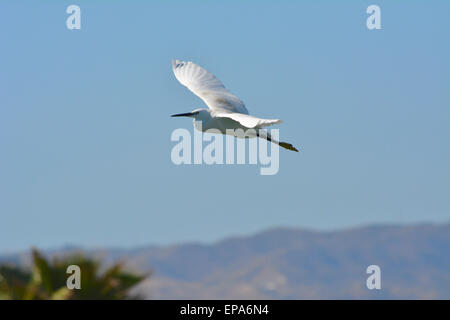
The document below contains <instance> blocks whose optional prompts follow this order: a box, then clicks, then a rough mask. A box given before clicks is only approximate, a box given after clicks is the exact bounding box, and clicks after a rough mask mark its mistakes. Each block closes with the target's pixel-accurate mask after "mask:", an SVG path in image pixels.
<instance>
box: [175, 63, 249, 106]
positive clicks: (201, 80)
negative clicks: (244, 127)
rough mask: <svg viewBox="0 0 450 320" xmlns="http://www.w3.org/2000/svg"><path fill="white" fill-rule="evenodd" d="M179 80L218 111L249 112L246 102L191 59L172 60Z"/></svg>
mask: <svg viewBox="0 0 450 320" xmlns="http://www.w3.org/2000/svg"><path fill="white" fill-rule="evenodd" d="M172 69H173V73H174V74H175V77H176V78H177V80H178V81H179V82H180V83H181V84H182V85H184V86H186V87H188V89H189V90H191V91H192V92H193V93H194V94H196V95H197V96H198V97H200V98H201V99H202V100H203V101H204V102H205V103H206V104H207V106H208V107H209V108H211V109H212V110H214V111H217V112H224V113H227V112H237V113H243V114H248V110H247V108H246V107H245V105H244V103H243V102H242V101H241V100H240V99H239V98H238V97H236V96H235V95H234V94H232V93H231V92H230V91H228V90H227V89H226V88H225V86H224V85H223V84H222V82H220V80H219V79H217V78H216V77H215V76H214V75H213V74H212V73H209V72H208V71H207V70H205V69H203V68H202V67H200V66H199V65H196V64H195V63H193V62H191V61H189V62H185V61H180V60H172Z"/></svg>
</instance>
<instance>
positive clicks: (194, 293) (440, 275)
mask: <svg viewBox="0 0 450 320" xmlns="http://www.w3.org/2000/svg"><path fill="white" fill-rule="evenodd" d="M78 251H83V253H85V254H87V255H90V256H93V257H96V258H98V259H102V260H103V261H105V262H106V263H111V262H114V261H124V262H125V264H126V266H127V267H128V268H129V269H131V270H133V271H137V272H149V271H151V276H150V277H149V278H148V279H147V280H145V281H144V282H142V283H141V284H140V285H139V286H138V287H137V288H136V289H135V290H136V292H139V293H141V294H143V295H144V296H145V297H146V298H149V299H450V223H447V224H440V225H436V224H419V225H408V226H401V225H373V226H366V227H358V228H352V229H345V230H338V231H327V232H324V231H311V230H303V229H295V228H273V229H269V230H267V231H264V232H261V233H258V234H255V235H251V236H242V237H234V238H228V239H224V240H222V241H219V242H217V243H213V244H201V243H188V244H179V245H171V246H148V247H139V248H133V249H116V248H110V249H108V248H105V249H80V248H75V247H68V248H61V249H57V250H48V251H46V254H48V255H65V254H72V253H74V252H78ZM29 259H30V257H29V253H17V254H9V255H0V263H2V262H3V263H4V262H9V263H15V264H20V265H24V266H27V265H29ZM370 265H377V266H379V267H380V271H381V272H380V279H381V280H380V281H381V289H372V290H369V289H368V288H367V286H366V280H367V278H368V277H369V276H370V274H368V273H367V272H366V270H367V267H368V266H370Z"/></svg>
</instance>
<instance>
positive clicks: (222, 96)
mask: <svg viewBox="0 0 450 320" xmlns="http://www.w3.org/2000/svg"><path fill="white" fill-rule="evenodd" d="M172 69H173V73H174V74H175V77H176V78H177V80H178V81H179V82H180V83H181V84H182V85H184V86H186V87H187V88H188V89H189V90H191V91H192V92H193V93H194V94H195V95H197V96H198V97H199V98H200V99H202V100H203V101H204V102H205V103H206V105H207V106H208V107H209V109H195V110H194V111H191V112H188V113H179V114H174V115H172V117H191V118H194V127H195V128H196V129H197V130H201V131H207V130H209V129H216V130H218V131H220V132H221V133H222V134H232V135H234V136H236V137H242V136H239V135H237V134H236V132H239V131H235V130H237V129H241V130H243V131H244V132H253V133H250V134H248V135H246V136H245V137H246V138H252V137H255V136H258V137H260V138H264V139H266V140H268V141H270V142H272V143H276V144H278V145H280V146H281V147H283V148H286V149H289V150H292V151H296V152H298V150H297V149H296V148H295V147H294V146H292V144H290V143H287V142H279V141H276V140H275V139H272V137H271V136H270V134H269V133H268V132H267V131H266V130H260V129H261V128H263V127H267V126H271V125H273V124H278V123H281V120H278V119H261V118H256V117H253V116H251V115H249V114H248V111H247V108H246V107H245V105H244V103H243V102H242V101H241V100H240V99H239V98H238V97H236V96H235V95H234V94H232V93H231V92H230V91H228V90H227V89H226V88H225V86H224V85H223V84H222V82H220V80H219V79H217V78H216V77H215V76H214V75H213V74H211V73H209V72H208V71H207V70H205V69H203V68H202V67H200V66H199V65H196V64H195V63H193V62H191V61H189V62H185V61H179V60H172ZM200 121H201V125H200V123H199V122H200ZM227 129H228V130H227ZM248 129H254V130H250V131H248ZM231 130H232V131H231ZM230 132H232V133H230ZM241 132H242V131H241Z"/></svg>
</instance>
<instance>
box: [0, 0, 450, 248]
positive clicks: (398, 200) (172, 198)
mask: <svg viewBox="0 0 450 320" xmlns="http://www.w3.org/2000/svg"><path fill="white" fill-rule="evenodd" d="M374 3H376V4H378V5H379V6H380V8H381V19H382V21H381V24H382V30H374V31H369V30H368V29H367V28H366V18H367V14H366V8H367V7H368V6H369V5H371V4H374ZM70 4H78V5H79V6H80V7H81V16H82V22H81V23H82V27H81V30H72V31H71V30H68V29H67V28H66V25H65V20H66V18H67V16H68V15H67V14H66V12H65V10H66V7H67V6H68V5H70ZM449 10H450V2H448V1H434V2H433V4H430V3H429V2H427V1H376V2H373V1H343V2H342V3H341V2H340V3H337V1H302V2H300V1H298V2H296V1H287V2H280V1H277V2H270V1H265V2H259V1H258V2H256V1H245V2H237V1H235V2H228V3H227V4H222V3H219V2H218V1H198V2H190V3H188V2H181V1H178V2H170V1H167V2H166V1H164V2H163V1H155V2H150V3H147V2H144V1H110V2H107V1H41V2H40V3H37V2H36V1H2V3H1V4H0V40H1V42H2V49H1V72H0V150H1V157H0V197H1V201H0V218H1V222H2V223H1V232H0V252H9V251H14V250H17V249H25V248H28V247H29V246H30V245H35V246H39V247H57V246H60V245H65V244H75V245H83V246H96V247H97V246H124V247H129V246H134V245H145V244H167V243H177V242H183V241H206V242H208V241H214V240H218V239H220V238H223V237H225V236H230V235H240V234H248V233H254V232H257V231H259V230H262V229H265V228H268V227H272V226H292V227H301V228H315V229H335V228H347V227H352V226H355V225H365V224H370V223H415V222H423V221H427V222H444V221H448V220H449V218H450V197H449V196H448V195H449V194H450V143H449V140H450V139H449V138H450V126H449V120H450V90H449V88H450V59H449V58H448V57H450V42H449V41H448V39H449V30H450V20H449V19H448V12H450V11H449ZM172 58H179V59H186V60H192V61H194V62H196V63H198V64H200V65H202V66H204V67H205V68H207V69H208V70H209V71H211V72H213V73H214V74H215V75H216V76H217V77H218V78H219V79H221V80H222V81H223V82H224V84H225V86H226V87H227V88H229V89H230V90H231V91H232V92H233V93H235V94H236V95H237V96H239V97H240V98H241V99H242V100H243V101H244V102H245V103H246V106H247V108H248V109H249V111H250V113H252V114H254V115H256V116H260V117H267V118H280V119H283V120H284V123H283V124H281V125H280V126H278V128H280V135H281V137H282V138H284V140H286V141H289V142H291V143H293V144H294V145H296V146H301V147H302V148H303V152H301V153H294V152H289V151H286V150H284V149H283V150H280V171H279V173H278V174H277V175H275V176H260V175H259V169H258V167H256V166H252V165H234V166H233V165H232V166H207V165H201V166H194V165H192V166H175V165H174V164H173V163H172V162H171V161H170V151H171V148H172V147H173V146H174V144H175V143H174V142H171V141H170V135H171V133H172V131H173V130H174V129H176V128H180V127H184V128H187V129H189V130H190V131H191V132H192V130H193V128H192V123H191V121H190V120H188V119H173V118H170V117H169V115H170V114H173V113H179V112H187V111H190V110H192V109H195V108H197V107H203V106H204V105H203V102H202V101H201V100H200V99H198V98H197V97H195V96H194V95H192V94H191V93H190V92H189V91H188V90H187V89H186V88H185V87H183V86H181V85H180V84H179V83H178V82H177V81H176V79H175V77H174V76H173V74H172V71H171V65H170V61H171V59H172Z"/></svg>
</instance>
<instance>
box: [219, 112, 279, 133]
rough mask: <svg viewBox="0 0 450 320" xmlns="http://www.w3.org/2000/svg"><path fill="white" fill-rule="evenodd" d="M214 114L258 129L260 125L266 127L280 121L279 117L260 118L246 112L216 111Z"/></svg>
mask: <svg viewBox="0 0 450 320" xmlns="http://www.w3.org/2000/svg"><path fill="white" fill-rule="evenodd" d="M215 116H216V117H219V118H230V119H232V120H234V121H237V122H239V123H240V124H241V125H242V126H244V127H246V128H249V129H259V128H262V127H268V126H271V125H273V124H278V123H281V122H282V121H281V120H279V119H261V118H256V117H253V116H250V115H248V114H242V113H234V112H227V113H216V114H215Z"/></svg>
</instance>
